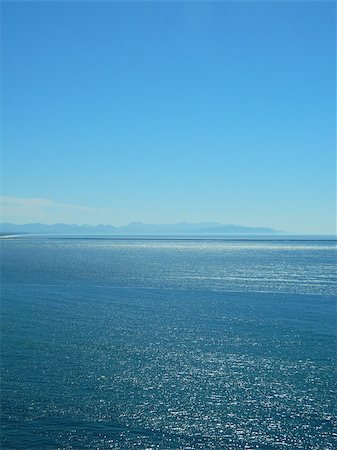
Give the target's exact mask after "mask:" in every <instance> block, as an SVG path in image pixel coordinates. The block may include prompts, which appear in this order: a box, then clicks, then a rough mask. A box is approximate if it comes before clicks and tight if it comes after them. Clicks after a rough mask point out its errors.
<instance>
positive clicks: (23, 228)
mask: <svg viewBox="0 0 337 450" xmlns="http://www.w3.org/2000/svg"><path fill="white" fill-rule="evenodd" d="M0 233H1V234H16V233H18V234H19V233H28V234H68V235H78V234H80V235H83V234H87V235H128V236H130V235H138V236H140V235H147V236H148V235H233V234H234V235H236V234H240V235H245V234H249V235H252V234H259V235H262V234H277V233H280V232H279V231H276V230H274V229H272V228H266V227H246V226H243V225H231V224H228V225H224V224H221V223H216V222H201V223H187V222H180V223H175V224H163V225H161V224H146V223H139V222H132V223H130V224H128V225H124V226H121V227H115V226H113V225H68V224H64V223H57V224H55V225H46V224H42V223H30V224H25V225H17V224H12V223H2V224H0Z"/></svg>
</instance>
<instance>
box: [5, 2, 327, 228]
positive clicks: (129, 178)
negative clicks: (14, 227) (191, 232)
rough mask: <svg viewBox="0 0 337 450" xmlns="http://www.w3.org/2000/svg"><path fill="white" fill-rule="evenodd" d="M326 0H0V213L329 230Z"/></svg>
mask: <svg viewBox="0 0 337 450" xmlns="http://www.w3.org/2000/svg"><path fill="white" fill-rule="evenodd" d="M335 18H336V4H335V2H332V1H331V2H329V1H327V2H318V1H317V2H305V1H302V2H291V1H288V2H202V3H200V2H185V3H184V2H157V3H156V2H107V1H106V2H89V1H86V2H58V1H55V2H47V1H45V2H3V4H2V106H3V139H2V144H3V145H2V147H3V151H2V166H3V168H2V174H3V176H2V189H1V191H2V192H1V193H2V196H3V197H2V221H4V222H5V221H6V222H14V223H29V222H44V223H56V222H65V223H88V224H96V223H111V224H114V225H123V224H126V223H128V222H131V221H140V222H154V223H174V222H180V221H188V222H202V221H215V222H221V223H236V224H242V225H247V226H266V227H273V228H276V229H279V230H283V231H291V232H299V233H321V234H334V233H335V232H336V154H335V152H336V134H335V133H336V112H335V107H336V44H335V38H336V25H335Z"/></svg>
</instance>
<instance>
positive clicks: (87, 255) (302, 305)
mask: <svg viewBox="0 0 337 450" xmlns="http://www.w3.org/2000/svg"><path fill="white" fill-rule="evenodd" d="M1 252H2V256H1V262H2V271H1V275H2V280H1V281H2V293H1V315H2V321H1V328H2V331H1V337H2V349H1V351H2V356H1V372H2V432H1V448H2V449H25V450H29V449H41V450H44V449H134V448H135V449H153V448H157V449H162V450H166V449H226V450H232V449H265V450H266V449H292V450H297V449H306V450H309V449H317V450H327V449H334V448H336V446H337V440H336V438H337V431H336V242H334V241H328V240H326V241H324V240H321V241H314V240H299V241H296V240H290V241H288V240H221V239H213V240H212V239H200V240H187V239H185V240H184V239H171V240H170V239H106V238H105V239H99V238H92V239H83V238H80V239H69V238H65V237H63V238H61V237H60V238H48V237H39V238H37V237H36V238H28V237H26V238H25V237H21V238H20V237H17V238H15V239H1Z"/></svg>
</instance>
